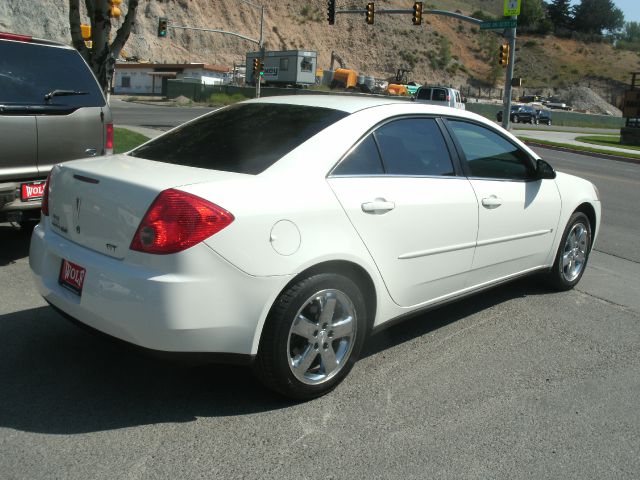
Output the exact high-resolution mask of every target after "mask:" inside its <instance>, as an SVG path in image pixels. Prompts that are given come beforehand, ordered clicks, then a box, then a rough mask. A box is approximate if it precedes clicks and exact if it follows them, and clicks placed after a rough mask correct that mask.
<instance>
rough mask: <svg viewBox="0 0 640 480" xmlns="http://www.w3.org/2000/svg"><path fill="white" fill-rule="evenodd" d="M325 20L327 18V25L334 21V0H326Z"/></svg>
mask: <svg viewBox="0 0 640 480" xmlns="http://www.w3.org/2000/svg"><path fill="white" fill-rule="evenodd" d="M327 20H329V25H333V24H334V23H336V0H329V1H328V2H327Z"/></svg>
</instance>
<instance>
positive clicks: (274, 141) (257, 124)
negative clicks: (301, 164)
mask: <svg viewBox="0 0 640 480" xmlns="http://www.w3.org/2000/svg"><path fill="white" fill-rule="evenodd" d="M347 115H348V114H347V113H345V112H342V111H338V110H332V109H329V108H319V107H309V106H304V105H279V104H268V103H263V104H238V105H234V106H232V107H229V108H225V109H223V110H219V111H217V112H214V113H212V114H209V115H207V116H205V117H202V118H200V119H198V120H196V121H194V122H191V123H189V124H187V125H184V126H182V127H180V128H178V129H176V130H175V131H173V132H171V133H169V134H167V135H165V136H163V137H161V138H158V139H156V140H154V141H152V142H149V143H148V144H146V145H143V146H141V147H139V148H137V149H136V150H134V151H133V152H132V153H131V155H133V156H134V157H140V158H146V159H148V160H155V161H158V162H165V163H173V164H176V165H185V166H189V167H198V168H207V169H210V170H222V171H225V172H234V173H248V174H253V175H256V174H258V173H260V172H262V171H264V170H266V169H267V168H269V167H270V166H271V165H273V164H274V163H275V162H277V161H278V160H279V159H280V158H282V157H283V156H284V155H286V154H287V153H289V152H290V151H291V150H293V149H294V148H296V147H298V146H299V145H301V144H302V143H304V142H305V141H306V140H308V139H309V138H311V137H312V136H314V135H315V134H316V133H318V132H320V131H321V130H323V129H325V128H326V127H328V126H329V125H331V124H332V123H335V122H337V121H338V120H340V119H342V118H344V117H346V116H347Z"/></svg>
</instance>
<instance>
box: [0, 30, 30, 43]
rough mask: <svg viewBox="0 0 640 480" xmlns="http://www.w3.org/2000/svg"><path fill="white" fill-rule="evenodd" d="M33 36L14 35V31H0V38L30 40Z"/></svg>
mask: <svg viewBox="0 0 640 480" xmlns="http://www.w3.org/2000/svg"><path fill="white" fill-rule="evenodd" d="M32 39H33V38H32V37H31V36H29V35H16V34H15V33H4V32H0V40H17V41H19V42H30V41H31V40H32Z"/></svg>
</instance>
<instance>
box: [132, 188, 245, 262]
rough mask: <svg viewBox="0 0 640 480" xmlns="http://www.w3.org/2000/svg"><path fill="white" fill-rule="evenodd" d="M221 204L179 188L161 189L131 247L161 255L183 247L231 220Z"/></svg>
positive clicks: (201, 239)
mask: <svg viewBox="0 0 640 480" xmlns="http://www.w3.org/2000/svg"><path fill="white" fill-rule="evenodd" d="M233 220H234V217H233V215H232V214H231V213H229V212H227V211H226V210H225V209H224V208H221V207H219V206H218V205H216V204H214V203H211V202H208V201H207V200H205V199H203V198H200V197H196V196H195V195H192V194H190V193H186V192H182V191H180V190H174V189H169V190H164V191H162V192H160V195H158V196H157V197H156V199H155V200H154V201H153V203H152V204H151V206H150V207H149V210H147V213H146V214H145V216H144V218H143V219H142V221H141V222H140V225H139V226H138V230H136V233H135V235H134V237H133V240H132V241H131V245H130V247H129V248H130V249H131V250H136V251H138V252H145V253H154V254H158V255H164V254H168V253H176V252H181V251H182V250H186V249H187V248H190V247H192V246H194V245H196V244H198V243H200V242H202V241H203V240H204V239H206V238H209V237H210V236H211V235H213V234H215V233H218V232H219V231H220V230H222V229H223V228H225V227H226V226H228V225H229V224H230V223H231V222H233Z"/></svg>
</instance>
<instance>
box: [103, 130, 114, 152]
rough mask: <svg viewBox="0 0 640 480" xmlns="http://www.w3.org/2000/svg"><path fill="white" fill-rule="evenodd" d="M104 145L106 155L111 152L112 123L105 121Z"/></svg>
mask: <svg viewBox="0 0 640 480" xmlns="http://www.w3.org/2000/svg"><path fill="white" fill-rule="evenodd" d="M104 147H105V150H106V154H107V155H110V154H112V153H113V123H107V141H106V142H105V144H104Z"/></svg>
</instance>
